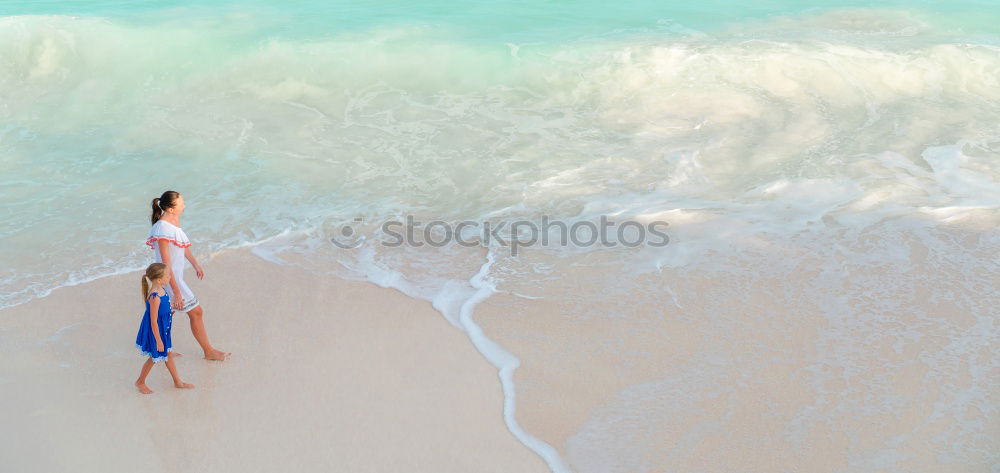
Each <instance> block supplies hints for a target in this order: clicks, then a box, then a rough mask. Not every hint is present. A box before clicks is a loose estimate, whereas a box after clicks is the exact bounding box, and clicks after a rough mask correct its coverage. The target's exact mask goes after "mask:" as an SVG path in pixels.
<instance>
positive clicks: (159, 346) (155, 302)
mask: <svg viewBox="0 0 1000 473" xmlns="http://www.w3.org/2000/svg"><path fill="white" fill-rule="evenodd" d="M150 297H151V299H150V300H149V324H150V325H151V326H152V327H153V338H154V339H156V351H163V340H162V339H161V338H160V325H159V324H158V323H156V322H157V319H158V318H159V317H160V297H159V296H157V295H155V294H154V295H152V296H150Z"/></svg>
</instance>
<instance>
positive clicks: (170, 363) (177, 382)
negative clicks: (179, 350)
mask: <svg viewBox="0 0 1000 473" xmlns="http://www.w3.org/2000/svg"><path fill="white" fill-rule="evenodd" d="M167 370H168V371H170V377H171V378H174V387H175V388H193V387H194V385H193V384H188V383H185V382H184V381H181V377H180V376H178V375H177V365H176V364H174V359H173V358H171V357H169V356H168V357H167Z"/></svg>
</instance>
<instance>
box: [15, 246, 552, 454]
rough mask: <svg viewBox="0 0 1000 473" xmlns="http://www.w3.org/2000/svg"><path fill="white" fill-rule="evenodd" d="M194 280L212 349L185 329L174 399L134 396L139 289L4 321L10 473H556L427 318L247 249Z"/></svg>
mask: <svg viewBox="0 0 1000 473" xmlns="http://www.w3.org/2000/svg"><path fill="white" fill-rule="evenodd" d="M202 265H203V266H204V268H205V272H206V277H205V279H204V280H197V279H195V277H194V274H193V271H191V270H190V268H189V270H188V273H189V274H186V276H187V279H188V281H189V284H190V285H191V286H192V289H193V290H194V291H195V294H196V295H197V296H198V298H199V300H201V301H202V303H203V308H204V310H205V317H206V325H207V327H208V331H209V334H210V336H211V338H212V341H213V343H214V344H215V345H216V346H217V347H218V348H220V349H223V350H226V351H230V352H232V353H233V355H232V357H231V359H229V360H228V361H225V362H222V363H219V362H209V361H205V360H203V359H202V358H201V352H200V350H199V349H198V347H197V344H196V343H195V341H194V339H193V337H192V336H191V331H190V329H189V327H188V324H187V316H186V315H185V314H184V313H181V312H177V313H175V315H174V317H175V319H174V320H175V323H174V329H173V340H174V347H175V350H176V351H178V352H180V353H182V354H183V355H184V356H183V357H181V358H179V359H178V369H179V371H180V373H181V376H182V377H183V379H184V380H185V381H188V382H190V383H194V384H195V385H196V388H195V389H194V390H178V389H174V388H173V386H172V384H171V382H170V378H169V375H168V374H167V371H166V368H165V367H164V366H163V365H162V364H157V366H155V367H154V369H153V372H152V373H151V375H150V378H149V383H148V384H149V386H150V388H152V389H153V390H154V391H155V393H154V394H152V395H141V394H139V393H138V392H137V391H136V389H135V387H134V386H133V384H132V383H133V381H134V380H135V378H136V376H137V375H138V372H139V368H140V366H141V365H142V362H143V358H141V356H140V355H139V354H138V352H137V350H136V349H135V347H134V345H133V341H134V338H135V333H136V329H137V327H138V324H139V319H140V318H141V315H142V309H143V305H142V300H141V299H140V289H139V273H138V272H137V273H135V274H124V275H118V276H113V277H107V278H103V279H99V280H97V281H93V282H89V283H85V284H81V285H77V286H73V287H66V288H60V289H58V290H56V291H54V292H53V293H52V294H51V295H49V296H48V297H45V298H42V299H38V300H35V301H32V302H29V303H27V304H22V305H20V306H16V307H12V308H9V309H6V310H3V311H0V320H2V321H3V323H2V324H0V356H2V359H3V361H2V362H0V426H2V427H0V458H2V459H3V460H2V461H3V463H4V465H3V468H2V470H3V471H11V472H28V471H34V472H45V471H81V472H83V471H86V472H90V471H93V472H119V471H121V472H126V471H144V472H158V471H212V472H230V471H232V472H247V471H350V472H368V471H371V472H388V471H408V472H434V473H442V472H462V473H466V472H472V471H475V472H504V473H510V472H517V473H531V472H547V471H549V470H548V468H547V467H546V465H545V462H544V461H543V460H542V459H541V458H540V457H539V456H537V455H536V454H535V453H533V452H532V451H530V450H529V449H528V448H526V447H525V446H523V445H522V444H520V443H519V442H518V441H517V439H515V438H514V436H513V435H512V434H511V433H510V432H509V431H508V430H507V429H506V427H505V425H504V421H503V414H502V406H503V399H502V392H501V386H500V381H499V378H498V377H497V373H496V370H495V369H494V367H493V366H491V365H490V364H489V363H488V362H487V361H486V360H485V359H484V358H483V357H482V356H481V355H480V354H479V353H478V352H477V351H476V349H475V347H474V346H473V345H472V343H471V342H470V341H469V340H468V339H467V338H466V337H465V335H464V334H463V333H462V332H461V331H460V330H457V329H455V328H454V327H453V326H451V325H450V324H449V323H448V322H447V321H446V320H445V319H444V318H443V317H442V316H441V315H440V314H439V313H438V312H436V311H435V310H434V309H433V308H432V307H431V305H430V304H429V303H426V302H422V301H417V300H414V299H412V298H409V297H407V296H405V295H403V294H401V293H399V292H397V291H395V290H392V289H384V288H380V287H377V286H375V285H372V284H369V283H361V282H353V281H344V280H341V279H337V278H332V277H330V278H321V277H317V276H314V275H312V274H310V273H308V272H306V271H304V270H301V269H296V268H291V267H281V266H277V265H274V264H271V263H269V262H266V261H264V260H262V259H260V258H258V257H256V256H255V255H253V254H252V253H251V252H249V251H248V250H245V249H241V250H231V251H226V252H223V253H221V254H218V255H215V256H214V257H212V258H206V259H205V260H204V261H202Z"/></svg>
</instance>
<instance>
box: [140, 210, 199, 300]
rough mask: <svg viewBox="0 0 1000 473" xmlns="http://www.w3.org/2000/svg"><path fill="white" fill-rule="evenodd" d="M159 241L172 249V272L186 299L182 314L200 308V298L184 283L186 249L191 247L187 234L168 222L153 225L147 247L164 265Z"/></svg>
mask: <svg viewBox="0 0 1000 473" xmlns="http://www.w3.org/2000/svg"><path fill="white" fill-rule="evenodd" d="M159 240H166V241H167V242H169V243H170V244H169V245H167V248H169V249H170V266H171V270H172V272H173V277H174V280H175V281H177V287H179V288H180V290H181V296H183V297H184V307H182V308H181V309H180V310H181V312H187V311H189V310H192V309H194V308H195V307H198V298H197V297H195V296H194V293H193V292H191V288H189V287H188V285H187V284H186V283H185V282H184V267H185V266H186V263H187V259H186V258H184V249H185V248H187V247H189V246H191V241H190V240H188V237H187V234H185V233H184V230H181V228H180V227H177V226H174V224H172V223H170V222H168V221H166V220H162V219H161V220H157V221H156V223H154V224H153V228H150V229H149V238H148V239H146V246H148V247H150V248H151V249H152V250H153V255H154V258H156V262H157V263H162V262H163V258H162V257H160V244H159V243H157V242H158V241H159ZM171 295H172V293H171Z"/></svg>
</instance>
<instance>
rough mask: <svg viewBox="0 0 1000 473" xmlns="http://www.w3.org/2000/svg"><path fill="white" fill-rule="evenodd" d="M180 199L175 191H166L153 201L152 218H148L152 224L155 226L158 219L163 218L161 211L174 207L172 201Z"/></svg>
mask: <svg viewBox="0 0 1000 473" xmlns="http://www.w3.org/2000/svg"><path fill="white" fill-rule="evenodd" d="M178 197H180V194H179V193H177V192H175V191H166V192H164V193H163V195H161V196H159V197H157V198H155V199H153V216H152V217H151V218H150V220H152V223H151V225H152V224H155V223H156V222H157V221H158V220H160V217H161V216H163V211H164V210H167V209H169V208H171V207H173V206H174V201H175V200H177V198H178Z"/></svg>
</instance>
